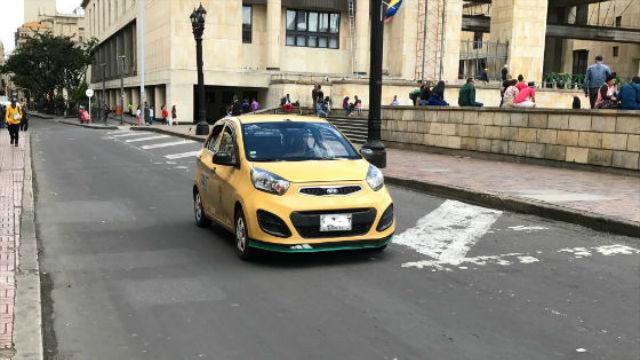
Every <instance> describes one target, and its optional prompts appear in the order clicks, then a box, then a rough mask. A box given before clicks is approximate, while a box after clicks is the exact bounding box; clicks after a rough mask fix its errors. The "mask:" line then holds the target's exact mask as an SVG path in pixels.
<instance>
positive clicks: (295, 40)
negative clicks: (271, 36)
mask: <svg viewBox="0 0 640 360" xmlns="http://www.w3.org/2000/svg"><path fill="white" fill-rule="evenodd" d="M286 45H287V46H304V47H312V48H329V49H339V48H340V14H338V13H329V12H318V11H305V10H287V38H286Z"/></svg>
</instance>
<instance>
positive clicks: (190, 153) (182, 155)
mask: <svg viewBox="0 0 640 360" xmlns="http://www.w3.org/2000/svg"><path fill="white" fill-rule="evenodd" d="M198 154H200V150H198V151H187V152H183V153H179V154H169V155H165V156H164V157H165V158H167V159H171V160H175V159H182V158H186V157H196V156H198Z"/></svg>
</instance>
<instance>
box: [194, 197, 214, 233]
mask: <svg viewBox="0 0 640 360" xmlns="http://www.w3.org/2000/svg"><path fill="white" fill-rule="evenodd" d="M193 213H194V216H195V219H196V225H198V227H201V228H206V227H209V226H210V225H211V219H209V218H208V217H207V214H205V213H204V208H203V207H202V197H200V192H199V191H196V193H195V194H194V195H193Z"/></svg>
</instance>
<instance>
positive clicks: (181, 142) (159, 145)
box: [142, 140, 195, 150]
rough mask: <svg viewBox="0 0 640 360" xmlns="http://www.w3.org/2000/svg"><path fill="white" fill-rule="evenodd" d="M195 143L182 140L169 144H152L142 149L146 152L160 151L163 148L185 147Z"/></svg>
mask: <svg viewBox="0 0 640 360" xmlns="http://www.w3.org/2000/svg"><path fill="white" fill-rule="evenodd" d="M194 142H195V141H193V140H180V141H174V142H168V143H159V144H151V145H144V146H142V149H144V150H149V149H159V148H163V147H169V146H177V145H184V144H192V143H194Z"/></svg>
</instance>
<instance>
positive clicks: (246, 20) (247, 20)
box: [242, 5, 253, 44]
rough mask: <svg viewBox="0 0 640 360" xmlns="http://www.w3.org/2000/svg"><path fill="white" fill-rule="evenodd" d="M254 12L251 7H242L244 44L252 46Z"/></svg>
mask: <svg viewBox="0 0 640 360" xmlns="http://www.w3.org/2000/svg"><path fill="white" fill-rule="evenodd" d="M252 15H253V11H252V8H251V5H243V6H242V42H243V43H245V44H251V22H252V21H251V20H252V18H251V17H252Z"/></svg>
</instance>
